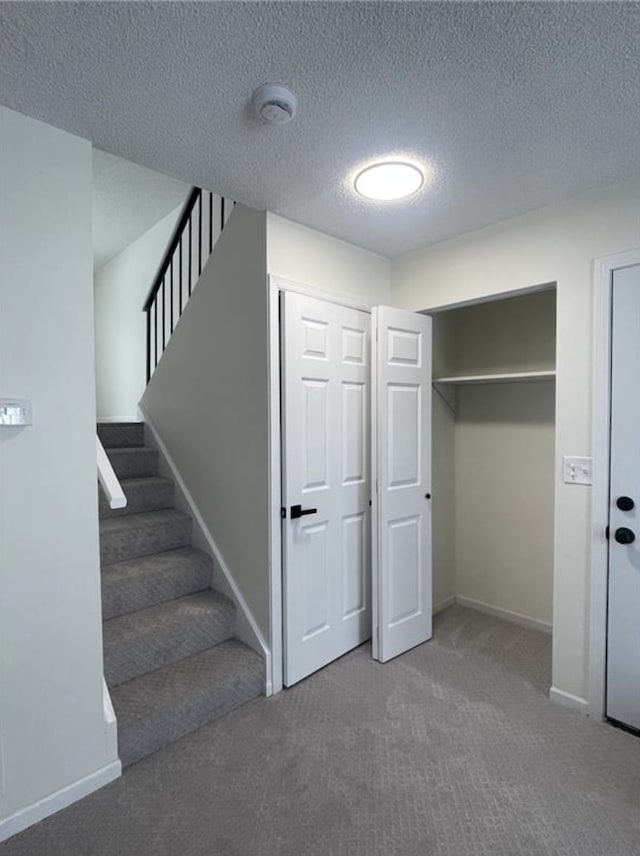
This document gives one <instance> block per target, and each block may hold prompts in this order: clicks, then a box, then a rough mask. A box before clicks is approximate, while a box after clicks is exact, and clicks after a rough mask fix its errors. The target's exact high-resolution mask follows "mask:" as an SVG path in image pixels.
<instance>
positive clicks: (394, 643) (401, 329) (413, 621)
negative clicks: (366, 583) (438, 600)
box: [372, 306, 432, 662]
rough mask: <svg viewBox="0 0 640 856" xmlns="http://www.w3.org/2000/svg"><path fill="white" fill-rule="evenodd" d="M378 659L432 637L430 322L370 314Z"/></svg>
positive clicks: (387, 311)
mask: <svg viewBox="0 0 640 856" xmlns="http://www.w3.org/2000/svg"><path fill="white" fill-rule="evenodd" d="M372 348H373V357H372V366H373V371H372V392H373V397H374V402H373V407H372V411H373V417H372V449H373V455H372V479H373V480H374V484H376V485H377V490H376V491H374V498H373V506H374V516H373V532H374V538H373V621H374V628H376V625H377V628H376V629H377V632H375V631H374V634H373V656H374V657H375V659H377V660H380V661H382V662H385V661H387V660H390V659H391V658H392V657H396V656H397V655H398V654H402V653H403V651H407V650H409V649H410V648H413V647H414V646H415V645H418V644H420V643H421V642H426V640H427V639H430V638H431V634H432V593H431V502H430V499H431V318H429V317H427V316H424V315H418V314H416V313H413V312H406V311H403V310H399V309H392V308H390V307H388V306H378V307H376V308H375V309H374V310H373V314H372Z"/></svg>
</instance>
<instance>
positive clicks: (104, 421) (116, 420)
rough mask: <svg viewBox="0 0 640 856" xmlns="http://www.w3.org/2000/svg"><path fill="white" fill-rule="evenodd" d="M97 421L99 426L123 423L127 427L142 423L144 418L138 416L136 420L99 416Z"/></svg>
mask: <svg viewBox="0 0 640 856" xmlns="http://www.w3.org/2000/svg"><path fill="white" fill-rule="evenodd" d="M96 421H97V422H98V424H99V425H111V424H112V423H113V424H114V425H121V424H122V423H126V424H127V425H131V424H135V423H136V422H142V418H141V417H140V416H136V417H135V419H134V418H133V417H132V416H102V417H100V416H98V417H97V419H96Z"/></svg>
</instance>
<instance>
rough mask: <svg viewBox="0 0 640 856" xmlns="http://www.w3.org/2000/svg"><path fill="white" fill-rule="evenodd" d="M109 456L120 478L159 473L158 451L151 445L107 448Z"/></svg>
mask: <svg viewBox="0 0 640 856" xmlns="http://www.w3.org/2000/svg"><path fill="white" fill-rule="evenodd" d="M105 451H106V453H107V457H108V458H109V460H110V461H111V466H112V467H113V470H114V472H115V474H116V475H117V476H118V478H119V479H136V478H143V477H145V476H155V475H157V474H158V452H157V450H156V449H152V448H151V447H150V446H123V447H122V448H121V449H106V448H105Z"/></svg>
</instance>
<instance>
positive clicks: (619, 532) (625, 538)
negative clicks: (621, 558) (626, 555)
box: [613, 526, 636, 544]
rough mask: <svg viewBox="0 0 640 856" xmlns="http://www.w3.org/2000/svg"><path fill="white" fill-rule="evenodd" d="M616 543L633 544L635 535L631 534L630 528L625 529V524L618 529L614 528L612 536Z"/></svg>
mask: <svg viewBox="0 0 640 856" xmlns="http://www.w3.org/2000/svg"><path fill="white" fill-rule="evenodd" d="M613 537H614V538H615V539H616V541H617V542H618V544H633V542H634V541H635V540H636V536H635V535H634V534H633V532H632V531H631V529H627V528H626V526H621V527H620V528H619V529H616V534H615V535H614V536H613Z"/></svg>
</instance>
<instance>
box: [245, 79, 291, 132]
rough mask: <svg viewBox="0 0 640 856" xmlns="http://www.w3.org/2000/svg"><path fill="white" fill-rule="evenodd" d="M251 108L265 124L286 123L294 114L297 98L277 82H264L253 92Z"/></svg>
mask: <svg viewBox="0 0 640 856" xmlns="http://www.w3.org/2000/svg"><path fill="white" fill-rule="evenodd" d="M251 100H252V101H253V109H254V111H255V114H256V116H257V117H258V119H260V121H261V122H264V123H265V124H266V125H286V124H287V122H290V121H291V120H292V119H293V117H294V116H295V115H296V110H297V109H298V99H297V98H296V96H295V95H294V93H293V92H291V91H290V90H289V89H287V88H286V87H285V86H281V85H280V84H279V83H264V84H263V85H262V86H259V87H258V88H257V89H256V91H255V92H254V93H253V96H252V99H251Z"/></svg>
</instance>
